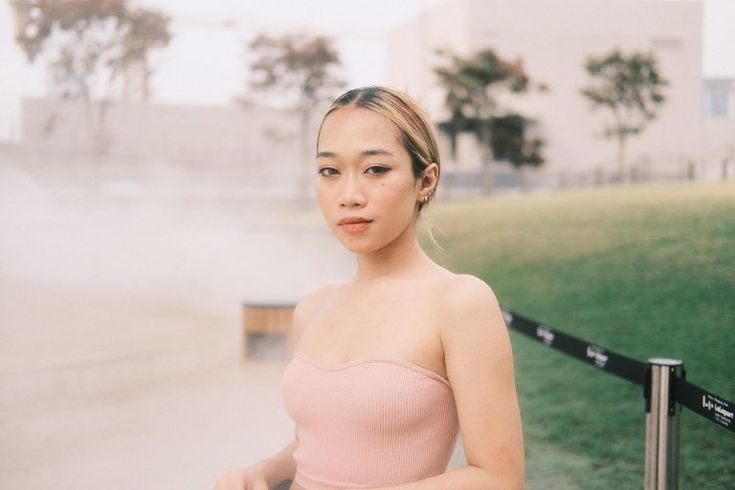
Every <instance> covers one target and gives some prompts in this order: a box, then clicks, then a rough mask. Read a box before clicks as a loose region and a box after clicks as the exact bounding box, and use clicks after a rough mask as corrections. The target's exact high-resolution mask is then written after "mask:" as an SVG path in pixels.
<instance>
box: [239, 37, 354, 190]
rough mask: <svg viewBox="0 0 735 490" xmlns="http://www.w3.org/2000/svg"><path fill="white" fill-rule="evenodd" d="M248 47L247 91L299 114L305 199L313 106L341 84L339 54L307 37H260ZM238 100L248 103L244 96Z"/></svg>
mask: <svg viewBox="0 0 735 490" xmlns="http://www.w3.org/2000/svg"><path fill="white" fill-rule="evenodd" d="M248 47H249V49H250V50H251V51H252V52H253V53H254V54H255V59H254V60H253V62H252V63H251V64H250V72H251V79H250V80H249V87H248V88H249V89H251V90H255V91H257V92H261V93H263V94H265V95H266V96H271V97H277V98H279V99H280V100H281V101H282V103H285V105H286V106H287V107H289V108H290V109H292V110H295V111H296V113H297V114H298V115H299V122H300V130H299V133H300V145H299V149H300V162H299V164H300V166H301V177H302V185H301V190H302V192H303V194H302V197H303V198H304V199H306V198H307V195H306V194H307V191H308V184H309V181H308V176H309V174H308V168H309V165H311V163H312V162H313V160H312V158H311V155H310V152H309V148H310V144H311V131H310V122H311V118H312V114H313V111H314V109H315V107H316V106H317V104H319V103H320V102H321V101H323V100H325V99H329V98H332V97H333V96H334V91H335V90H336V89H339V88H341V87H343V86H344V85H345V82H344V81H343V80H341V79H340V78H339V77H338V76H337V75H336V73H335V71H336V68H337V67H338V66H340V64H341V62H340V59H339V55H338V53H337V51H336V49H335V48H334V47H333V46H332V42H331V40H330V39H329V38H327V37H324V36H310V35H307V34H286V35H283V36H280V37H273V36H269V35H266V34H261V35H258V36H256V37H255V38H254V39H253V40H252V41H250V43H249V44H248ZM239 100H240V102H241V103H243V104H244V105H247V103H248V102H247V95H245V96H244V97H241V98H240V99H239Z"/></svg>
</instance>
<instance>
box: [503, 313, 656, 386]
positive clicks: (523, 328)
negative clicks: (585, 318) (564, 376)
mask: <svg viewBox="0 0 735 490" xmlns="http://www.w3.org/2000/svg"><path fill="white" fill-rule="evenodd" d="M502 310H503V314H504V316H505V321H506V323H508V326H509V327H511V328H513V329H515V330H517V331H519V332H521V333H523V334H525V335H528V336H529V337H531V338H534V339H536V340H538V341H539V342H541V343H542V344H544V345H545V346H547V347H553V348H554V349H558V350H560V351H562V352H564V353H565V354H567V355H569V356H572V357H574V358H575V359H578V360H580V361H583V362H586V363H587V364H591V365H592V366H594V367H596V368H598V369H601V370H603V371H608V372H609V373H610V374H614V375H616V376H619V377H621V378H623V379H626V380H628V381H630V382H632V383H635V384H639V385H643V384H644V382H645V373H646V363H644V362H641V361H638V360H636V359H632V358H630V357H627V356H624V355H622V354H618V353H616V352H613V351H611V350H608V349H605V348H604V347H601V346H599V345H597V344H593V343H591V342H588V341H586V340H582V339H580V338H577V337H575V336H573V335H569V334H568V333H564V332H560V331H558V330H556V329H554V328H551V327H550V326H548V325H544V324H542V323H539V322H536V321H534V320H531V319H529V318H526V317H524V316H522V315H520V314H518V313H516V312H514V311H510V310H507V309H504V308H503V309H502Z"/></svg>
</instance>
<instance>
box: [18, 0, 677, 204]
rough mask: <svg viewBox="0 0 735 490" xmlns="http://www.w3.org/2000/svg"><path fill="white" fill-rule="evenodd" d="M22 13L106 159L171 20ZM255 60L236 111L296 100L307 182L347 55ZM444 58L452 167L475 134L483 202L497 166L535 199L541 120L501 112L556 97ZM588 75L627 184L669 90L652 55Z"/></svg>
mask: <svg viewBox="0 0 735 490" xmlns="http://www.w3.org/2000/svg"><path fill="white" fill-rule="evenodd" d="M11 5H12V7H13V8H14V10H15V14H16V34H15V39H16V41H17V43H18V44H19V45H20V47H21V48H22V49H23V51H24V52H25V54H26V56H27V58H28V61H29V62H31V63H33V62H35V61H36V59H37V58H38V57H39V56H40V55H41V54H45V55H46V58H47V66H48V68H49V70H50V72H51V73H52V74H53V80H54V83H55V85H56V87H57V92H58V93H59V94H60V96H61V97H64V98H71V99H76V100H81V101H83V103H84V105H85V107H86V114H87V125H88V129H89V132H90V136H91V138H92V141H93V143H94V148H95V151H97V152H99V153H104V152H105V151H106V150H107V148H108V147H109V145H110V142H111V135H110V134H108V133H107V132H106V130H105V125H104V120H105V114H106V111H107V108H108V106H109V103H110V102H111V101H113V100H115V99H116V98H119V97H120V90H119V88H120V87H119V86H120V80H121V77H123V76H124V75H126V74H128V75H129V73H127V71H128V70H131V69H136V70H137V72H138V74H139V76H140V77H141V78H142V80H141V84H142V90H143V91H144V92H145V93H146V97H145V98H147V92H148V82H149V79H150V76H151V73H152V68H151V66H150V62H149V53H150V52H151V51H153V50H155V49H160V48H163V47H165V46H167V45H168V44H169V42H170V40H171V33H170V31H169V23H170V17H168V16H167V15H165V14H164V13H162V12H160V11H157V10H154V9H148V8H132V7H130V6H129V3H128V0H96V1H87V0H63V1H59V0H11ZM247 49H248V52H249V54H250V55H251V56H252V59H251V60H250V62H249V65H248V68H249V73H250V78H249V80H248V81H247V84H246V87H245V90H244V92H243V94H241V95H239V96H237V97H236V98H235V100H236V102H237V103H239V104H240V105H241V106H243V107H247V106H248V105H250V104H252V103H253V98H254V97H255V94H258V95H257V97H258V100H259V102H261V103H262V101H264V100H271V101H273V100H276V99H277V100H279V101H281V102H283V101H286V102H287V104H286V106H287V107H289V108H291V109H292V110H294V111H295V112H296V113H297V114H298V117H299V121H300V129H299V140H300V154H301V161H300V162H299V165H300V167H301V168H302V170H303V174H302V175H303V176H304V178H306V175H307V174H306V168H307V167H308V165H309V163H310V157H309V155H310V152H309V151H308V148H309V145H310V144H311V142H310V140H309V135H310V134H311V133H310V131H311V128H310V121H311V119H312V116H313V111H314V110H315V109H316V107H317V105H318V103H320V102H321V101H324V100H328V99H331V98H333V97H335V96H336V92H337V90H340V89H342V88H343V87H344V85H345V82H344V81H343V80H342V79H341V78H340V77H339V76H338V69H339V67H340V66H341V61H340V58H339V54H338V51H337V49H336V48H335V47H334V45H333V42H332V40H331V39H330V38H328V37H325V36H319V35H309V34H297V33H290V34H285V35H281V36H271V35H266V34H260V35H257V36H255V37H254V38H253V39H252V40H250V41H248V42H247ZM437 53H438V54H439V55H441V56H442V57H443V59H444V64H442V65H440V66H435V67H433V71H434V74H435V75H436V77H437V81H438V83H439V85H440V86H441V87H442V90H443V91H444V105H445V108H446V109H447V113H448V114H449V116H448V117H447V118H446V119H444V120H442V121H439V122H438V123H437V126H438V128H439V130H440V131H441V132H442V133H444V134H446V135H447V136H448V138H449V140H450V143H451V151H452V154H453V156H454V155H455V154H456V148H457V146H456V145H457V138H458V136H459V135H460V134H462V133H467V134H470V135H472V136H473V137H474V139H475V141H476V142H477V144H478V148H479V149H480V152H481V160H482V170H483V179H482V185H481V188H482V191H483V193H484V194H489V193H491V192H492V191H493V188H494V186H495V184H494V182H493V178H492V176H493V171H492V169H493V164H494V162H496V161H505V162H508V163H510V164H511V165H512V166H513V167H514V168H516V169H517V171H518V173H519V176H520V181H521V185H522V187H524V188H525V178H524V169H526V168H529V167H538V166H540V165H542V164H543V163H544V161H545V156H544V154H543V150H544V146H545V141H544V139H543V137H542V135H541V133H540V130H539V124H538V121H535V120H534V119H532V118H529V117H527V116H525V115H523V114H521V113H519V112H518V111H517V110H514V109H513V108H512V107H510V106H505V105H503V104H501V102H500V101H501V100H504V99H507V98H508V97H507V95H509V94H526V93H529V92H530V91H538V92H547V91H548V90H549V87H547V86H546V85H545V84H544V83H534V82H532V80H531V78H530V76H529V75H528V73H527V72H526V70H525V68H524V66H523V62H522V60H521V59H513V60H511V59H507V58H504V57H502V56H500V55H499V54H498V53H497V52H496V51H495V50H494V49H492V48H490V47H487V48H483V49H480V50H478V51H476V52H474V53H471V54H469V55H467V56H458V55H456V54H452V53H449V52H447V51H443V50H439V51H438V52H437ZM584 68H585V69H586V71H587V73H588V75H589V78H590V82H589V84H588V85H587V86H585V87H582V88H581V89H580V93H581V94H582V95H583V96H584V97H585V98H586V99H587V100H588V101H589V102H590V107H591V109H592V110H593V111H597V110H602V111H603V112H604V114H605V120H604V125H603V131H602V135H603V136H604V137H606V138H610V139H614V140H615V141H616V142H617V158H616V163H617V167H616V172H617V175H618V177H619V178H620V180H623V178H624V177H623V176H624V175H625V150H626V147H627V143H628V141H629V139H630V138H631V137H633V136H635V135H639V134H640V133H642V132H643V130H644V129H645V127H646V126H647V124H648V123H649V122H650V121H652V120H653V119H655V118H656V116H657V109H658V107H659V106H661V104H663V103H664V102H665V100H666V97H665V95H664V93H663V90H664V88H665V87H666V85H667V84H668V82H667V80H665V79H664V78H663V77H662V75H661V73H660V71H659V68H658V66H657V62H656V58H655V57H654V55H653V54H652V53H640V52H633V53H630V54H624V53H622V52H621V51H620V50H618V49H614V50H612V51H611V52H609V53H606V54H603V55H600V56H590V57H589V58H588V59H587V60H586V62H585V65H584ZM281 105H283V104H281ZM302 183H303V184H305V181H304V182H302ZM301 187H304V188H305V187H306V185H302V186H301Z"/></svg>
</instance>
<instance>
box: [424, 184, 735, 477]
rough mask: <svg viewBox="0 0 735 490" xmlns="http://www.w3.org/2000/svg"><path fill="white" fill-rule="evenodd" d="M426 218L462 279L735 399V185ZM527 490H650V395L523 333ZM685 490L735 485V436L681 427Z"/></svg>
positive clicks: (587, 195)
mask: <svg viewBox="0 0 735 490" xmlns="http://www.w3.org/2000/svg"><path fill="white" fill-rule="evenodd" d="M427 212H428V213H427V215H426V216H424V218H422V219H423V220H424V225H425V226H427V227H430V228H431V230H432V232H433V235H434V237H435V238H436V240H437V241H438V242H439V244H440V245H441V247H443V248H444V250H440V249H438V248H437V247H436V246H435V245H433V244H432V243H431V241H430V240H429V239H428V238H427V237H426V236H422V237H421V241H422V244H423V245H424V249H425V250H427V252H428V253H429V254H431V255H432V257H434V259H435V260H437V261H438V262H439V263H442V264H444V265H445V266H446V267H447V268H449V269H451V270H453V271H455V272H467V273H471V274H474V275H476V276H478V277H481V278H483V279H484V280H485V281H486V282H487V283H488V284H489V285H490V286H491V287H492V288H493V290H494V291H495V293H496V295H497V296H498V298H499V300H500V302H501V304H503V305H504V306H506V307H508V308H510V309H512V310H514V311H518V312H519V313H521V314H523V315H525V316H529V317H530V318H533V319H535V320H538V321H543V322H544V323H546V324H548V325H550V326H551V327H554V328H557V329H559V330H562V331H565V332H568V333H570V334H572V335H576V336H579V337H582V338H584V339H586V340H589V341H591V342H594V343H597V344H599V345H601V346H604V347H605V348H607V349H610V350H613V351H616V352H619V353H621V354H624V355H627V356H629V357H633V358H636V359H639V360H641V361H646V360H647V359H648V358H651V357H669V358H675V359H681V360H683V361H684V366H685V368H686V370H687V380H689V381H690V382H692V383H694V384H696V385H698V386H701V387H702V388H704V389H706V390H708V391H712V392H714V393H716V394H719V395H721V396H723V397H725V398H726V399H729V400H731V401H732V400H734V399H735V363H733V360H735V185H733V184H732V183H673V184H672V183H663V184H647V185H634V186H620V187H603V188H600V189H594V190H574V191H566V192H559V193H555V194H549V195H528V196H499V197H494V198H490V199H473V200H469V201H464V202H461V203H460V202H447V203H439V204H438V205H437V206H436V207H435V208H434V209H433V210H431V211H429V210H428V209H427ZM511 340H512V342H513V350H514V357H515V362H516V376H517V383H518V391H519V396H520V403H521V410H522V417H523V423H524V433H525V438H526V439H525V442H526V464H527V466H526V472H527V481H528V487H527V488H528V489H529V490H532V489H535V488H544V489H550V488H564V489H576V488H579V489H610V488H642V485H643V483H642V482H643V471H644V447H645V440H644V434H645V406H644V399H643V391H642V388H641V387H640V386H637V385H634V384H632V383H629V382H627V381H625V380H622V379H620V378H617V377H616V376H612V375H609V374H607V373H603V372H601V371H598V370H596V369H595V368H593V367H591V366H588V365H586V364H584V363H581V362H579V361H576V360H574V359H572V358H570V357H568V356H566V355H564V354H562V353H560V352H558V351H555V350H553V349H548V348H545V347H543V346H542V345H540V344H539V343H537V342H535V341H533V340H532V339H529V338H527V337H525V336H523V335H522V334H519V333H517V332H515V331H511ZM680 430H681V433H680V435H681V445H680V466H681V467H680V473H679V475H680V480H679V483H680V488H697V489H720V488H733V487H734V486H735V463H734V461H735V460H733V455H734V454H735V436H734V435H733V434H732V433H731V432H729V431H727V430H725V429H724V428H722V427H720V426H717V425H715V424H713V423H711V422H709V421H707V420H705V419H703V418H702V417H700V416H699V415H697V414H695V413H693V412H691V411H689V410H686V409H685V410H684V411H683V413H682V417H681V428H680Z"/></svg>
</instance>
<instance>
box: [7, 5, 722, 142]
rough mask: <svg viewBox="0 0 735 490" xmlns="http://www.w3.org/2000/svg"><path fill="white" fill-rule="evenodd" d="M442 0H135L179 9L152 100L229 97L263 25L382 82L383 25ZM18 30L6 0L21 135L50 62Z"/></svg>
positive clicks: (717, 50) (14, 129) (173, 11)
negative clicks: (325, 49) (316, 42)
mask: <svg viewBox="0 0 735 490" xmlns="http://www.w3.org/2000/svg"><path fill="white" fill-rule="evenodd" d="M439 1H441V0H401V1H396V0H351V1H350V2H345V1H344V0H318V1H317V0H278V1H272V2H255V1H242V0H210V1H207V2H202V1H200V0H135V1H132V4H134V5H141V6H150V7H154V8H158V9H161V10H163V11H165V12H166V13H168V14H170V15H172V17H173V22H172V25H171V27H172V31H173V33H174V37H173V39H172V42H171V44H169V46H168V47H167V48H165V49H163V50H159V51H157V52H156V53H155V54H154V55H153V56H152V58H151V60H152V62H153V63H154V66H155V68H156V71H155V75H154V77H153V79H152V82H151V88H152V94H153V99H152V100H153V101H155V102H158V103H185V104H215V105H224V104H228V103H229V102H230V101H231V100H232V97H233V96H234V95H236V94H237V93H239V92H241V91H242V89H243V87H244V83H245V78H246V72H245V63H244V62H234V63H233V60H242V59H243V56H244V43H245V40H246V39H247V38H248V37H250V36H252V35H254V34H255V33H257V32H262V31H267V32H269V33H281V32H289V31H299V30H305V31H308V32H320V33H323V34H326V35H329V36H332V37H333V38H334V39H335V44H336V46H337V48H338V50H339V51H340V56H341V59H342V62H343V65H344V66H343V72H342V76H343V78H345V79H346V81H347V82H348V85H349V86H358V85H368V84H374V83H375V84H379V83H384V82H385V78H386V70H385V63H386V60H387V57H388V53H387V50H386V45H385V41H384V33H385V32H386V31H387V30H388V29H390V28H391V27H393V26H395V25H397V24H399V23H400V22H402V21H404V20H406V19H409V18H411V17H412V16H414V15H417V14H418V13H420V12H421V10H423V9H425V8H426V7H428V6H431V5H433V4H436V3H438V2H439ZM590 1H592V0H590ZM600 1H614V0H600ZM667 1H681V0H667ZM702 3H703V4H704V19H703V23H704V26H703V29H704V39H703V70H704V76H705V77H708V78H711V77H730V78H735V48H733V47H734V46H735V29H733V27H732V26H735V0H702ZM226 22H228V24H226ZM12 33H13V22H12V15H11V11H10V6H9V4H8V2H7V0H6V1H1V2H0V141H4V140H5V141H7V140H17V139H18V137H19V131H20V130H19V124H20V123H19V113H20V99H21V97H23V96H43V95H44V94H45V87H44V71H43V66H42V65H41V64H39V63H37V64H35V65H29V64H28V63H27V62H26V60H25V57H24V56H23V54H22V53H21V51H20V50H19V49H18V47H17V46H16V45H15V42H14V40H13V39H12V37H13V36H12ZM205 46H206V48H207V49H202V48H203V47H205ZM203 67H206V68H207V69H203Z"/></svg>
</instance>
